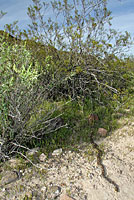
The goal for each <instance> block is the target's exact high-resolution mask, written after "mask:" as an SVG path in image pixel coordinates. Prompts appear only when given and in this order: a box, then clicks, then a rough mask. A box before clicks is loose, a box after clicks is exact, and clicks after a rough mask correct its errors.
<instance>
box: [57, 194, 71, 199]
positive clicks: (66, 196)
mask: <svg viewBox="0 0 134 200" xmlns="http://www.w3.org/2000/svg"><path fill="white" fill-rule="evenodd" d="M60 200H74V199H72V198H71V197H69V196H68V195H66V194H62V195H61V196H60Z"/></svg>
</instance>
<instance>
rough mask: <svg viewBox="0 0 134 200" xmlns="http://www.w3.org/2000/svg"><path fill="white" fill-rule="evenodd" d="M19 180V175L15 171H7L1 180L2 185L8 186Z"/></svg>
mask: <svg viewBox="0 0 134 200" xmlns="http://www.w3.org/2000/svg"><path fill="white" fill-rule="evenodd" d="M17 179H18V176H17V173H15V172H14V171H7V172H5V173H4V176H3V177H2V179H1V185H3V186H4V185H7V184H9V183H12V182H14V181H15V180H17Z"/></svg>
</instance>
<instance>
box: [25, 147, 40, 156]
mask: <svg viewBox="0 0 134 200" xmlns="http://www.w3.org/2000/svg"><path fill="white" fill-rule="evenodd" d="M38 151H39V148H34V149H30V150H29V151H28V152H27V155H28V156H33V155H34V154H36V153H37V152H38Z"/></svg>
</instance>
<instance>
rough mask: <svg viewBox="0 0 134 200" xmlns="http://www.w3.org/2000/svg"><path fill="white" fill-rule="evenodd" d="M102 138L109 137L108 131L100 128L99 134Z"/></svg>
mask: <svg viewBox="0 0 134 200" xmlns="http://www.w3.org/2000/svg"><path fill="white" fill-rule="evenodd" d="M97 133H98V134H99V135H100V136H101V137H105V136H106V135H107V130H106V129H104V128H99V129H98V132H97Z"/></svg>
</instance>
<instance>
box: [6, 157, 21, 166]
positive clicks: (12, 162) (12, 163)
mask: <svg viewBox="0 0 134 200" xmlns="http://www.w3.org/2000/svg"><path fill="white" fill-rule="evenodd" d="M8 162H9V165H10V167H12V168H15V167H16V166H17V165H20V164H21V160H20V159H18V158H11V159H10V160H9V161H8Z"/></svg>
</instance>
